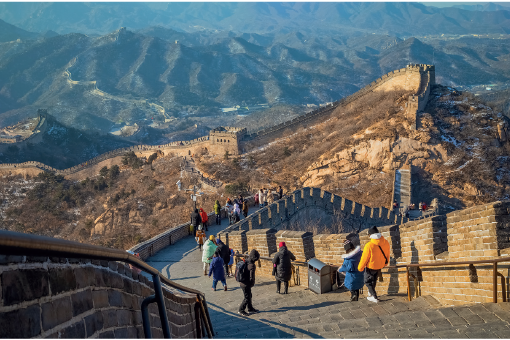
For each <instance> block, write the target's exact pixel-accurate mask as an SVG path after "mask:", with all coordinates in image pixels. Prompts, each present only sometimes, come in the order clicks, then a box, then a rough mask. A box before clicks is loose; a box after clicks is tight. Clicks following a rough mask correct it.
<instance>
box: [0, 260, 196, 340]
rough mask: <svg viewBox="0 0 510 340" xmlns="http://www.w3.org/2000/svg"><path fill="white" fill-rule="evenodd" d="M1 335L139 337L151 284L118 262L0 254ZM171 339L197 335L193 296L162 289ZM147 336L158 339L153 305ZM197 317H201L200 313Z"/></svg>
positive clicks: (158, 327)
mask: <svg viewBox="0 0 510 340" xmlns="http://www.w3.org/2000/svg"><path fill="white" fill-rule="evenodd" d="M0 288H1V289H0V297H1V298H0V337H1V338H15V337H23V338H32V337H50V338H91V337H93V338H144V333H143V326H142V314H141V310H140V307H141V303H142V300H143V299H144V298H146V297H148V296H150V295H152V294H154V289H153V283H152V282H151V281H149V280H148V279H147V278H146V277H145V276H143V275H141V274H138V273H137V272H136V271H134V270H131V269H130V268H129V267H128V266H125V265H124V264H122V263H119V262H108V261H97V260H92V261H91V260H79V259H64V258H41V257H26V256H5V255H2V256H0ZM163 293H164V296H165V306H166V309H167V316H168V320H169V325H170V330H171V333H172V337H175V338H197V337H201V334H198V333H197V323H196V321H197V319H196V314H195V306H196V303H197V302H196V296H195V295H193V294H188V293H183V292H180V291H177V290H174V289H170V288H168V289H166V288H163ZM149 313H150V321H151V329H152V334H153V336H154V337H156V338H162V337H163V331H162V329H161V321H160V318H159V313H158V310H157V306H156V304H151V305H150V306H149ZM199 317H200V316H199Z"/></svg>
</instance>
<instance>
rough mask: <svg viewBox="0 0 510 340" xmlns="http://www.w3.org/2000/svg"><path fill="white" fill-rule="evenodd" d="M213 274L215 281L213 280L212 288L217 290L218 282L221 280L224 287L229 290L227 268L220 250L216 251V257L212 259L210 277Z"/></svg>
mask: <svg viewBox="0 0 510 340" xmlns="http://www.w3.org/2000/svg"><path fill="white" fill-rule="evenodd" d="M211 275H212V276H213V282H212V290H213V291H215V290H216V284H217V283H218V281H221V283H222V284H223V289H224V290H225V291H226V290H227V280H226V278H225V269H224V262H223V259H222V258H221V254H220V252H219V251H218V250H216V251H215V252H214V257H213V259H212V261H211V266H210V267H209V277H211Z"/></svg>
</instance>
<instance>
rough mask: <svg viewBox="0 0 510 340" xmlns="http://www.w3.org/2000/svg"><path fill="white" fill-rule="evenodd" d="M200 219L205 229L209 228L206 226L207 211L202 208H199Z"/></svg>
mask: <svg viewBox="0 0 510 340" xmlns="http://www.w3.org/2000/svg"><path fill="white" fill-rule="evenodd" d="M200 219H201V220H202V225H203V226H204V228H205V231H209V228H207V222H208V221H209V216H207V213H206V212H205V211H204V209H202V208H200Z"/></svg>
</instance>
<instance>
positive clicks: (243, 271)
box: [236, 249, 260, 316]
mask: <svg viewBox="0 0 510 340" xmlns="http://www.w3.org/2000/svg"><path fill="white" fill-rule="evenodd" d="M259 258H260V254H259V252H258V251H256V250H255V249H252V251H251V253H250V255H249V256H248V259H247V260H245V259H242V260H241V261H239V262H238V263H237V266H236V281H238V282H239V286H241V289H242V290H243V295H244V299H243V302H242V303H241V305H240V306H239V311H238V313H239V314H240V315H242V316H249V315H250V314H248V313H251V314H254V313H258V312H259V311H258V310H257V309H255V308H254V307H253V303H252V294H251V289H252V287H253V286H255V269H256V267H255V262H257V261H258V260H259ZM246 307H248V313H246V311H245V309H246Z"/></svg>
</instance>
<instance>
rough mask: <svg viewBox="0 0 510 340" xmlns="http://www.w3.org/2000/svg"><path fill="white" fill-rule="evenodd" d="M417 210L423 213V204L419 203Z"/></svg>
mask: <svg viewBox="0 0 510 340" xmlns="http://www.w3.org/2000/svg"><path fill="white" fill-rule="evenodd" d="M418 209H420V211H423V202H420V204H419V205H418Z"/></svg>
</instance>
